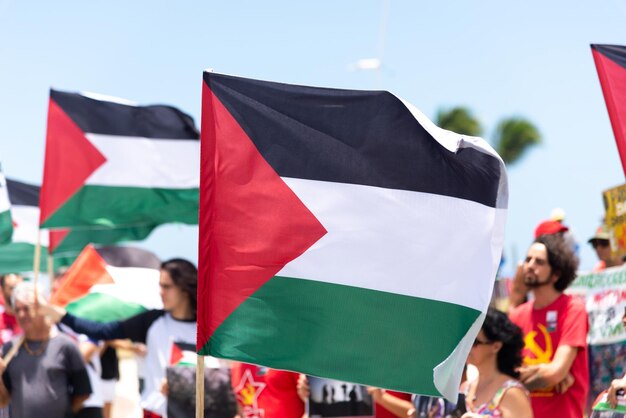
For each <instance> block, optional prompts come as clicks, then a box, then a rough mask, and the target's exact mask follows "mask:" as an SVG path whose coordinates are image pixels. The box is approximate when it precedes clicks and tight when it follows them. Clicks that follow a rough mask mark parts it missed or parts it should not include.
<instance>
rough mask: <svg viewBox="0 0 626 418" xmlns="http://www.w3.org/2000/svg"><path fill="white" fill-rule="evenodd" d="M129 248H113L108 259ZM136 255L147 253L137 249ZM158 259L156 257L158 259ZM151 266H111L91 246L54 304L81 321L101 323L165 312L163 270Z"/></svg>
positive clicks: (80, 258)
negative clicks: (157, 311)
mask: <svg viewBox="0 0 626 418" xmlns="http://www.w3.org/2000/svg"><path fill="white" fill-rule="evenodd" d="M127 250H128V249H127V248H126V247H117V248H115V247H110V249H109V252H110V253H112V254H109V255H108V257H107V258H109V259H111V260H114V258H111V257H114V256H115V254H116V253H119V252H124V251H127ZM133 251H143V250H139V249H133ZM155 258H156V257H155ZM148 261H149V262H147V263H143V264H139V263H136V262H134V263H132V265H128V264H129V263H125V262H123V261H122V262H118V263H117V266H113V265H110V264H109V263H107V262H106V261H105V259H104V258H103V257H102V256H101V255H100V254H99V253H98V251H97V250H96V249H95V248H94V247H93V246H91V245H89V246H87V247H85V249H84V250H83V251H82V252H81V254H80V255H79V256H78V257H77V258H76V261H74V263H73V264H72V266H71V267H70V268H69V270H68V271H67V273H66V275H65V278H64V280H63V282H62V283H61V286H60V287H59V288H58V290H57V291H56V292H55V293H54V294H53V295H52V298H51V302H52V303H54V304H55V305H59V306H63V307H65V309H66V310H67V311H68V312H70V313H72V314H74V315H76V316H79V317H81V318H86V319H90V320H93V321H98V322H109V321H120V320H123V319H126V318H130V317H131V316H133V315H136V314H138V313H141V312H144V311H146V310H149V309H160V308H162V302H161V299H160V297H159V270H158V266H157V268H155V266H154V263H152V262H151V261H150V259H149V258H148Z"/></svg>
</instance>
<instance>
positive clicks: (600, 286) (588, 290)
mask: <svg viewBox="0 0 626 418" xmlns="http://www.w3.org/2000/svg"><path fill="white" fill-rule="evenodd" d="M567 293H569V294H574V295H579V296H581V297H583V298H584V299H585V306H586V310H587V313H588V315H589V335H588V337H587V338H588V342H589V344H591V345H602V344H611V343H615V342H619V341H623V340H625V339H626V332H625V331H624V326H623V325H622V316H623V315H624V308H625V307H626V268H625V267H614V268H609V269H606V270H604V271H601V272H596V273H587V274H581V275H580V276H578V278H577V279H576V280H575V281H574V283H573V284H572V285H571V286H570V287H569V288H568V290H567Z"/></svg>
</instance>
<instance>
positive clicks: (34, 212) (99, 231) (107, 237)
mask: <svg viewBox="0 0 626 418" xmlns="http://www.w3.org/2000/svg"><path fill="white" fill-rule="evenodd" d="M7 184H8V190H9V195H10V197H11V200H12V201H13V202H14V203H13V208H12V212H13V220H14V222H16V223H17V225H19V226H20V227H19V229H18V230H17V232H16V233H15V234H14V239H13V247H12V248H13V250H12V251H14V252H11V254H12V255H13V256H15V257H16V258H15V260H16V262H18V261H17V260H23V261H19V262H18V263H20V264H25V263H26V261H27V259H28V260H29V261H28V263H30V267H29V268H27V269H26V270H19V271H30V270H32V267H33V254H34V246H35V245H36V244H37V229H38V222H39V207H38V206H37V205H38V204H39V192H40V188H39V186H37V185H34V184H28V183H23V182H20V181H16V180H11V179H9V180H7ZM154 228H156V225H140V226H136V227H129V228H105V227H97V228H94V229H79V230H70V229H58V230H42V231H41V234H42V235H41V236H42V247H44V248H43V250H42V257H46V256H45V255H43V253H46V252H47V253H49V254H52V255H54V259H55V261H54V263H55V266H57V267H61V266H69V265H70V264H72V262H73V261H74V259H75V258H76V257H77V256H78V254H79V253H80V252H81V251H82V250H83V248H85V246H86V245H87V244H99V245H111V244H116V243H119V242H123V241H140V240H143V239H145V238H146V237H147V236H148V235H150V233H151V232H152V231H153V230H154ZM15 244H18V245H15ZM22 253H23V255H24V256H25V257H26V258H23V257H22V256H20V255H19V254H22ZM8 257H10V255H9V254H7V258H8ZM0 259H4V258H3V257H2V255H1V254H0ZM46 263H47V261H46V262H45V263H44V262H42V265H43V266H44V270H42V271H45V270H46V267H45V266H46ZM0 268H1V267H0ZM11 271H14V270H11Z"/></svg>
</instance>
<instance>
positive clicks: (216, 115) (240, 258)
mask: <svg viewBox="0 0 626 418" xmlns="http://www.w3.org/2000/svg"><path fill="white" fill-rule="evenodd" d="M201 140H202V143H201V168H200V177H201V181H200V183H201V184H200V221H199V225H200V243H199V244H200V252H199V277H198V339H197V347H198V350H200V349H201V348H202V347H203V346H204V345H205V344H206V343H207V342H208V340H209V338H210V337H211V335H213V333H214V331H215V330H216V329H217V328H218V327H219V326H220V325H221V324H222V322H223V321H224V320H225V319H226V318H227V317H228V316H229V315H230V314H231V313H232V312H233V311H234V310H235V309H237V307H238V306H239V305H240V304H241V303H242V302H244V301H245V300H246V299H247V298H249V297H250V296H251V295H252V294H253V293H254V292H256V291H257V290H258V289H259V288H260V287H261V286H263V285H264V284H265V283H266V282H267V281H269V280H270V279H271V278H272V277H274V275H275V274H276V273H277V272H278V271H280V270H281V269H282V268H283V267H284V266H285V265H286V264H287V263H289V262H290V261H292V260H293V259H295V258H297V257H299V256H300V255H301V254H302V253H304V252H305V251H306V250H307V249H308V248H309V247H310V246H311V245H313V244H314V243H315V242H316V241H318V240H319V239H320V238H321V237H322V236H324V235H325V234H326V233H327V231H326V229H325V228H324V227H323V226H322V224H321V223H320V222H319V220H318V219H317V218H316V217H315V215H313V214H312V213H311V211H310V210H309V209H308V208H307V207H306V206H305V205H304V203H302V201H301V200H300V199H299V198H298V196H296V194H295V193H294V192H293V191H292V190H291V189H290V188H289V186H287V184H286V183H285V182H284V181H283V180H282V179H281V178H280V176H279V175H278V174H277V173H276V171H275V170H274V169H273V168H272V167H271V166H270V165H269V164H268V162H267V161H266V160H265V159H264V158H263V157H262V156H261V154H260V153H259V151H258V150H257V148H256V147H255V146H254V144H253V142H252V141H251V140H250V138H249V137H248V135H247V134H246V132H245V131H244V130H243V129H242V128H241V126H239V124H238V123H237V121H236V120H235V119H234V118H233V116H232V115H231V114H230V113H229V111H228V110H227V109H226V108H225V107H224V105H223V104H222V103H221V102H220V100H219V99H218V98H217V97H216V96H215V95H214V94H213V93H212V92H211V90H210V88H209V86H207V85H206V84H205V83H203V94H202V133H201Z"/></svg>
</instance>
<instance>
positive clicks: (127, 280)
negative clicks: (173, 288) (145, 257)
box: [89, 266, 163, 309]
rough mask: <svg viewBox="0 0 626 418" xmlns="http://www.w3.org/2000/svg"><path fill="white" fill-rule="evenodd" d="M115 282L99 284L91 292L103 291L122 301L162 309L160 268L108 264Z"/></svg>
mask: <svg viewBox="0 0 626 418" xmlns="http://www.w3.org/2000/svg"><path fill="white" fill-rule="evenodd" d="M106 269H107V272H108V273H109V274H110V275H111V277H112V278H113V281H114V282H115V283H114V284H97V285H94V286H92V287H91V289H89V293H103V294H107V295H109V296H113V297H116V298H117V299H119V300H120V301H123V302H128V303H136V304H139V305H141V306H143V307H144V308H146V309H161V308H163V302H162V301H161V297H160V296H159V270H155V269H149V268H142V267H113V266H107V267H106Z"/></svg>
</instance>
